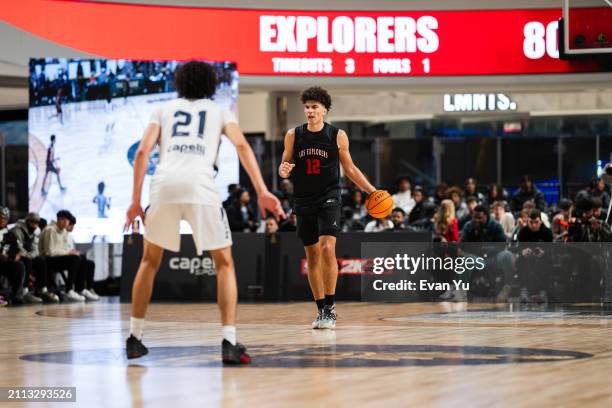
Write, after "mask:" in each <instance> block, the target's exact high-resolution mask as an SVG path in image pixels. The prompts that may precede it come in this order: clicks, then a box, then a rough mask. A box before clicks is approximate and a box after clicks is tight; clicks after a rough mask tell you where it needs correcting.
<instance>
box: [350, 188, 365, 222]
mask: <svg viewBox="0 0 612 408" xmlns="http://www.w3.org/2000/svg"><path fill="white" fill-rule="evenodd" d="M344 208H345V209H346V208H349V209H350V210H351V212H352V219H354V220H362V219H364V218H365V217H367V216H368V210H367V209H366V207H365V204H364V203H363V193H362V192H361V191H360V190H353V192H352V193H351V197H350V200H349V201H348V203H347V205H346V206H345V207H344Z"/></svg>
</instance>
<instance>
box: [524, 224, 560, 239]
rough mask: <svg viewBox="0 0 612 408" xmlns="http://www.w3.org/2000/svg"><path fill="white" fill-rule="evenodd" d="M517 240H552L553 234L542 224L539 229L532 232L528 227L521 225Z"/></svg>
mask: <svg viewBox="0 0 612 408" xmlns="http://www.w3.org/2000/svg"><path fill="white" fill-rule="evenodd" d="M517 239H518V242H552V240H553V235H552V231H551V230H550V228H546V225H544V224H542V225H541V226H540V229H539V230H538V231H536V232H533V231H532V230H531V229H529V227H523V228H521V230H520V231H519V233H518V237H517Z"/></svg>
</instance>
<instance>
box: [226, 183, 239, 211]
mask: <svg viewBox="0 0 612 408" xmlns="http://www.w3.org/2000/svg"><path fill="white" fill-rule="evenodd" d="M241 188H242V187H240V184H230V185H228V186H227V198H226V199H225V201H223V208H225V210H226V211H227V208H228V207H229V206H230V205H231V204H232V203H233V202H234V201H235V200H236V194H237V192H238V191H239V190H240V189H241Z"/></svg>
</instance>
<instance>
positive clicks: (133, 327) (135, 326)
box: [130, 317, 144, 340]
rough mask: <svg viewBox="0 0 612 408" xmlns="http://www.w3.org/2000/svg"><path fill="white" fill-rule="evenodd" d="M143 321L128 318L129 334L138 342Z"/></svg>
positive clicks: (140, 337) (140, 338)
mask: <svg viewBox="0 0 612 408" xmlns="http://www.w3.org/2000/svg"><path fill="white" fill-rule="evenodd" d="M143 325H144V319H138V318H136V317H130V334H132V335H134V337H136V338H137V339H138V340H142V326H143Z"/></svg>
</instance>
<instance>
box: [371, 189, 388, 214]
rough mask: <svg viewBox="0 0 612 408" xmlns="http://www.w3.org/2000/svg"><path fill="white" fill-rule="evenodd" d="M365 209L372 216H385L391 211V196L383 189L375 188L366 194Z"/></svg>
mask: <svg viewBox="0 0 612 408" xmlns="http://www.w3.org/2000/svg"><path fill="white" fill-rule="evenodd" d="M366 209H367V210H368V214H370V215H371V216H372V217H374V218H385V217H387V216H388V215H389V214H391V211H393V198H392V197H391V195H390V194H389V193H388V192H387V191H385V190H376V191H375V192H373V193H372V194H370V195H369V196H368V199H367V200H366Z"/></svg>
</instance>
